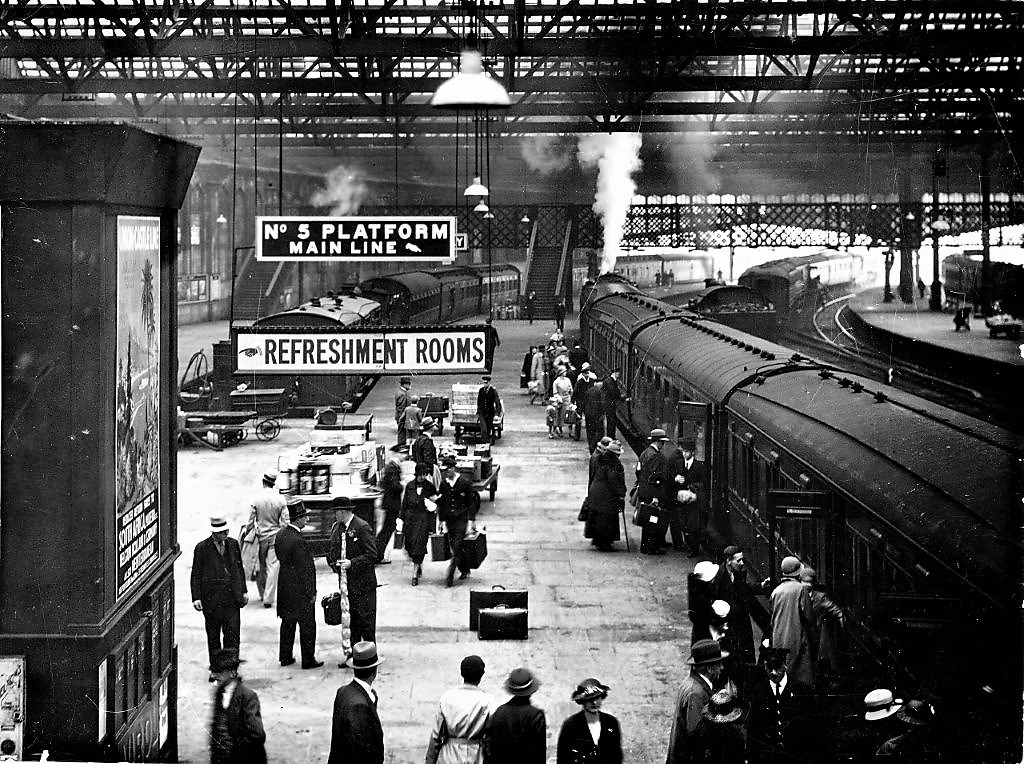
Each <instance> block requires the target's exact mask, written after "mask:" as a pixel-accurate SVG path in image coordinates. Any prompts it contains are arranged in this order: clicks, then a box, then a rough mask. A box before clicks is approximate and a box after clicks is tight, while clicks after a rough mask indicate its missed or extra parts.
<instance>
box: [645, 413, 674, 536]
mask: <svg viewBox="0 0 1024 764" xmlns="http://www.w3.org/2000/svg"><path fill="white" fill-rule="evenodd" d="M648 440H649V442H650V445H648V446H647V448H645V449H644V450H643V452H642V453H641V454H640V458H639V459H638V460H637V463H636V486H637V491H636V495H637V502H638V503H642V504H655V505H657V506H658V511H659V512H670V511H671V509H672V504H671V503H670V502H669V501H668V500H667V498H666V497H667V495H668V494H667V492H666V484H667V483H668V479H669V474H668V461H667V460H666V459H665V454H664V452H663V450H662V449H663V448H664V446H665V443H667V442H668V435H666V434H665V431H664V430H663V429H661V428H660V427H656V428H654V429H653V430H651V435H650V437H649V438H648ZM673 485H674V484H673ZM672 495H673V496H674V495H675V491H674V490H673V491H672ZM664 541H665V529H664V526H662V527H661V529H660V530H655V526H654V525H652V524H651V523H645V524H644V526H643V528H642V529H641V533H640V553H641V554H665V552H664V551H663V550H662V549H661V545H662V543H663V542H664Z"/></svg>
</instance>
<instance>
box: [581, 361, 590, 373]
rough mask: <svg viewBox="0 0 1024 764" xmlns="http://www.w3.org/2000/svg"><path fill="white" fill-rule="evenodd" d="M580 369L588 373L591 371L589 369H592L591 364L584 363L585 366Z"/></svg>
mask: <svg viewBox="0 0 1024 764" xmlns="http://www.w3.org/2000/svg"><path fill="white" fill-rule="evenodd" d="M580 368H581V369H582V370H583V371H586V370H587V369H589V368H590V364H589V363H587V362H586V361H584V362H583V365H582V366H580Z"/></svg>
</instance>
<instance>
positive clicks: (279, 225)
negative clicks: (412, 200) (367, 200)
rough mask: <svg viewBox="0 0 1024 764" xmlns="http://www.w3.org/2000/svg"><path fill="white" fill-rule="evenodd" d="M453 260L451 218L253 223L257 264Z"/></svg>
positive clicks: (285, 218)
mask: <svg viewBox="0 0 1024 764" xmlns="http://www.w3.org/2000/svg"><path fill="white" fill-rule="evenodd" d="M454 258H455V218H454V217H312V216H309V217H292V216H276V217H270V216H261V217H257V218H256V259H257V260H275V261H276V260H293V261H307V260H308V261H313V260H339V261H340V260H345V261H353V260H355V261H391V262H409V261H424V262H426V261H433V260H442V261H447V260H453V259H454Z"/></svg>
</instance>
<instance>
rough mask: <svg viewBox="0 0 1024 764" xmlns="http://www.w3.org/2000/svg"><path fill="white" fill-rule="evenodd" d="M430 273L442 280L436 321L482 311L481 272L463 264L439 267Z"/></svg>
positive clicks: (445, 320)
mask: <svg viewBox="0 0 1024 764" xmlns="http://www.w3.org/2000/svg"><path fill="white" fill-rule="evenodd" d="M430 275H431V276H433V277H434V278H436V279H437V280H438V281H440V282H441V295H440V302H439V305H438V309H439V311H438V314H437V316H436V318H435V320H436V321H439V322H441V323H447V322H449V321H454V320H455V319H457V318H462V317H463V316H473V315H476V314H477V313H479V312H480V295H481V279H480V274H479V273H477V272H476V271H474V270H473V269H472V268H469V267H467V266H463V265H453V266H450V267H448V268H438V269H437V270H434V271H431V272H430Z"/></svg>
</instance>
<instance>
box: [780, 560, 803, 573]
mask: <svg viewBox="0 0 1024 764" xmlns="http://www.w3.org/2000/svg"><path fill="white" fill-rule="evenodd" d="M802 567H803V564H802V563H801V562H800V560H798V559H797V558H796V557H793V556H792V555H787V556H786V557H783V558H782V564H781V565H780V566H779V569H780V570H781V571H782V575H783V576H785V577H786V578H796V577H797V576H798V575H800V568H802Z"/></svg>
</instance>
